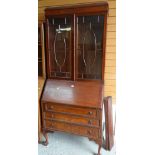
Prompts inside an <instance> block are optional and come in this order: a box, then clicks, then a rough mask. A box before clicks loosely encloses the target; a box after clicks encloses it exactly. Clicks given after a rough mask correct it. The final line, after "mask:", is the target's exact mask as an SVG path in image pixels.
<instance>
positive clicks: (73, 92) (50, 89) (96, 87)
mask: <svg viewBox="0 0 155 155" xmlns="http://www.w3.org/2000/svg"><path fill="white" fill-rule="evenodd" d="M41 100H42V102H51V103H58V104H68V105H73V106H83V107H85V106H86V107H96V108H102V102H103V82H102V81H65V80H51V79H48V80H47V81H46V84H45V88H44V91H43V95H42V99H41Z"/></svg>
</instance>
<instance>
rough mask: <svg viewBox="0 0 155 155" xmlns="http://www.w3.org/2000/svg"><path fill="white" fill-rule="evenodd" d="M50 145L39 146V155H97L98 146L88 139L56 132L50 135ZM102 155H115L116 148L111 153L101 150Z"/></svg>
mask: <svg viewBox="0 0 155 155" xmlns="http://www.w3.org/2000/svg"><path fill="white" fill-rule="evenodd" d="M48 136H49V144H48V146H43V145H41V144H38V155H96V154H97V151H98V145H97V144H96V143H95V142H93V141H89V140H88V138H86V137H81V136H76V135H72V134H67V133H62V132H54V133H48ZM101 154H102V155H115V146H114V147H113V148H112V150H111V151H105V150H104V149H103V148H102V149H101Z"/></svg>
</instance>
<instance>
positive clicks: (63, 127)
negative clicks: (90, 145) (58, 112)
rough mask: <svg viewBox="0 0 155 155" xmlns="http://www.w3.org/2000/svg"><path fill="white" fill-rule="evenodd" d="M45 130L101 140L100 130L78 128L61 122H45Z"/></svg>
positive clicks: (84, 127)
mask: <svg viewBox="0 0 155 155" xmlns="http://www.w3.org/2000/svg"><path fill="white" fill-rule="evenodd" d="M45 128H46V129H47V130H51V131H54V130H56V131H63V132H69V133H72V134H77V135H81V136H86V137H89V138H95V139H97V138H99V129H98V128H92V127H86V126H78V125H73V124H69V123H64V122H59V121H48V120H46V121H45Z"/></svg>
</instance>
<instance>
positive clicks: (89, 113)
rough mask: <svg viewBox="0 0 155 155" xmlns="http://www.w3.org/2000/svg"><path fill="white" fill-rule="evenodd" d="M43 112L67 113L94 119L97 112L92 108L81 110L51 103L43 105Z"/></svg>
mask: <svg viewBox="0 0 155 155" xmlns="http://www.w3.org/2000/svg"><path fill="white" fill-rule="evenodd" d="M44 105H45V107H44V109H45V111H54V112H61V113H69V114H74V115H82V116H85V117H91V118H96V117H97V111H96V109H94V108H81V107H73V106H68V105H57V104H53V103H45V104H44Z"/></svg>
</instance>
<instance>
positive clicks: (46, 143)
mask: <svg viewBox="0 0 155 155" xmlns="http://www.w3.org/2000/svg"><path fill="white" fill-rule="evenodd" d="M43 135H44V137H45V139H46V140H45V141H39V144H42V145H44V146H47V145H48V135H47V132H45V131H43Z"/></svg>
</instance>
